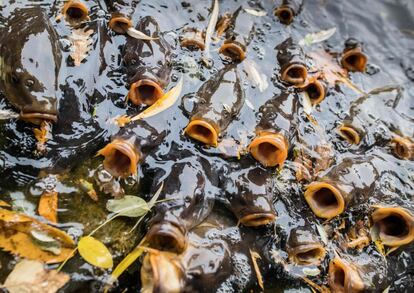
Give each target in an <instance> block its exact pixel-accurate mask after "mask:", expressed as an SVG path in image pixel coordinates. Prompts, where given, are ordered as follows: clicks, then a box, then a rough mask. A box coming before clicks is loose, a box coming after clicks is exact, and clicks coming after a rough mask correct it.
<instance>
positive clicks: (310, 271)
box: [302, 267, 321, 277]
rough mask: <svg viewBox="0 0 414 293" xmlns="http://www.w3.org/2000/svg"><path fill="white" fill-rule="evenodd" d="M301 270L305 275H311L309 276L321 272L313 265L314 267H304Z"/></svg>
mask: <svg viewBox="0 0 414 293" xmlns="http://www.w3.org/2000/svg"><path fill="white" fill-rule="evenodd" d="M302 272H303V273H304V274H305V275H307V276H311V277H315V276H317V275H319V274H320V273H321V271H320V270H319V269H318V268H316V267H314V268H308V267H304V268H303V269H302Z"/></svg>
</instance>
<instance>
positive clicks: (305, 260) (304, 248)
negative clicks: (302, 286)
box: [291, 243, 326, 265]
mask: <svg viewBox="0 0 414 293" xmlns="http://www.w3.org/2000/svg"><path fill="white" fill-rule="evenodd" d="M291 254H292V255H291V258H292V260H293V261H294V262H295V263H297V264H299V265H317V264H319V263H320V262H321V261H322V259H323V258H324V257H325V254H326V251H325V248H323V246H322V245H320V244H319V243H314V244H303V245H299V246H297V247H295V248H294V249H292V252H291Z"/></svg>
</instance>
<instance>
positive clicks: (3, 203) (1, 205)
mask: <svg viewBox="0 0 414 293" xmlns="http://www.w3.org/2000/svg"><path fill="white" fill-rule="evenodd" d="M0 207H10V205H9V204H8V203H7V202H5V201H4V200H0Z"/></svg>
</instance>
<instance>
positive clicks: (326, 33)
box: [299, 27, 336, 46]
mask: <svg viewBox="0 0 414 293" xmlns="http://www.w3.org/2000/svg"><path fill="white" fill-rule="evenodd" d="M335 32H336V27H333V28H330V29H327V30H322V31H319V32H316V33H309V34H307V35H306V36H305V38H304V39H302V40H300V41H299V45H301V46H304V45H306V46H310V45H312V44H315V43H320V42H323V41H326V40H327V39H329V38H330V37H332V36H333V35H334V34H335Z"/></svg>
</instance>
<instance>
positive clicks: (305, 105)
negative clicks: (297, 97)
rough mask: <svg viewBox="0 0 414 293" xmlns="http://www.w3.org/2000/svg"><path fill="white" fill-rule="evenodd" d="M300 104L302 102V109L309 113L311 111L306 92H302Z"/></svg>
mask: <svg viewBox="0 0 414 293" xmlns="http://www.w3.org/2000/svg"><path fill="white" fill-rule="evenodd" d="M302 104H303V111H304V112H305V113H306V114H308V115H310V114H311V113H312V110H313V107H312V102H311V100H310V98H309V95H308V93H307V92H306V91H305V92H302Z"/></svg>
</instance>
